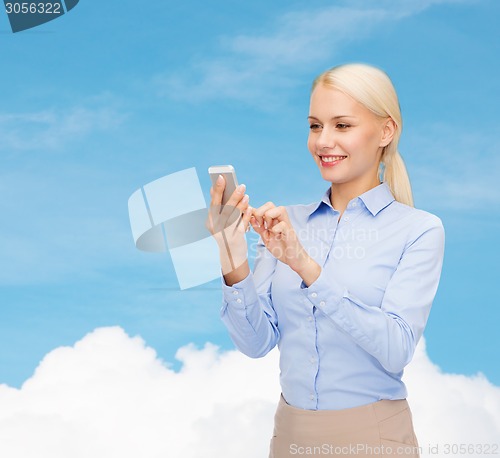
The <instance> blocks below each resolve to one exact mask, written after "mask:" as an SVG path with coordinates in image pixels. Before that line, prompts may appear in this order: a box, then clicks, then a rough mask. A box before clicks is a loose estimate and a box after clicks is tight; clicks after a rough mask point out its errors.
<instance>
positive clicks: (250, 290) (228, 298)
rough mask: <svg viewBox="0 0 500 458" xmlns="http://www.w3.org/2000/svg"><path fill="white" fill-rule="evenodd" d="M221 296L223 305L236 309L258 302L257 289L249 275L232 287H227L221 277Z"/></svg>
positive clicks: (251, 276) (251, 275)
mask: <svg viewBox="0 0 500 458" xmlns="http://www.w3.org/2000/svg"><path fill="white" fill-rule="evenodd" d="M221 283H222V294H223V299H224V303H225V304H227V305H231V306H232V307H235V308H238V309H245V308H246V306H247V305H248V304H252V303H255V302H258V301H259V299H258V296H257V289H256V288H255V282H254V279H253V274H252V272H251V271H250V273H249V274H248V275H247V276H246V277H245V278H244V279H243V280H241V281H239V282H237V283H235V284H234V285H233V286H228V285H227V284H226V282H225V281H224V276H223V275H221ZM223 308H224V307H223Z"/></svg>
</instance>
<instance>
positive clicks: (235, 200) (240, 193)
mask: <svg viewBox="0 0 500 458" xmlns="http://www.w3.org/2000/svg"><path fill="white" fill-rule="evenodd" d="M245 190H246V186H245V185H244V184H240V185H239V186H237V187H236V189H235V190H234V191H233V193H232V194H231V196H230V197H229V199H228V201H227V202H226V205H227V206H229V207H233V208H235V207H237V205H238V204H239V203H240V201H241V199H243V197H244V196H245Z"/></svg>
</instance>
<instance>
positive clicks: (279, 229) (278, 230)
mask: <svg viewBox="0 0 500 458" xmlns="http://www.w3.org/2000/svg"><path fill="white" fill-rule="evenodd" d="M269 230H270V231H271V232H272V233H273V234H275V235H278V234H279V235H282V236H286V235H287V234H288V224H287V223H286V222H285V221H281V222H279V223H278V224H276V225H275V226H273V227H272V228H271V229H269Z"/></svg>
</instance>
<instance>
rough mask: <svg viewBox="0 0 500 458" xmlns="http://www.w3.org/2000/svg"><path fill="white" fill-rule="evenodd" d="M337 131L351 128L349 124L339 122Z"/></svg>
mask: <svg viewBox="0 0 500 458" xmlns="http://www.w3.org/2000/svg"><path fill="white" fill-rule="evenodd" d="M335 127H336V128H337V129H340V130H345V129H347V128H349V127H351V126H350V125H349V124H346V123H343V122H339V123H337V125H336V126H335Z"/></svg>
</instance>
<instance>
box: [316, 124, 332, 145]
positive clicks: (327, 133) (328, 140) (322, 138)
mask: <svg viewBox="0 0 500 458" xmlns="http://www.w3.org/2000/svg"><path fill="white" fill-rule="evenodd" d="M335 144H336V136H335V132H334V131H333V130H332V129H329V128H328V127H326V126H324V127H323V128H322V129H321V132H320V134H319V136H318V138H317V140H316V146H317V148H318V149H319V150H322V149H333V148H335Z"/></svg>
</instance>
